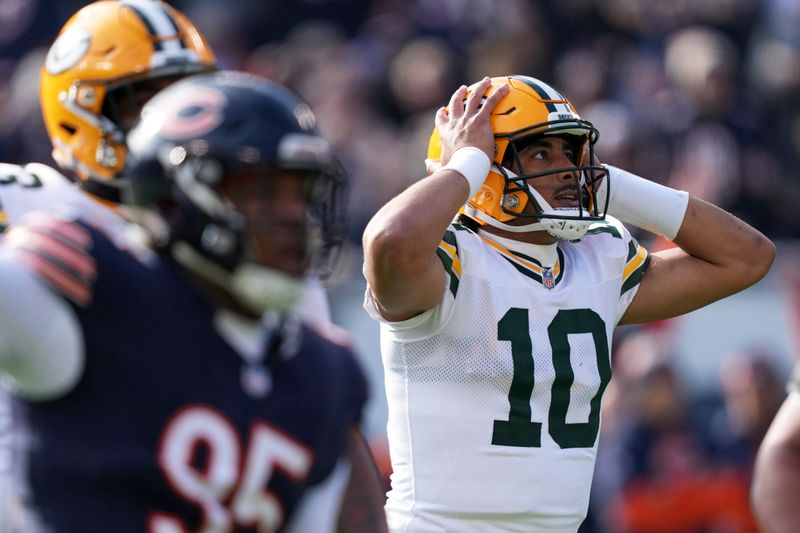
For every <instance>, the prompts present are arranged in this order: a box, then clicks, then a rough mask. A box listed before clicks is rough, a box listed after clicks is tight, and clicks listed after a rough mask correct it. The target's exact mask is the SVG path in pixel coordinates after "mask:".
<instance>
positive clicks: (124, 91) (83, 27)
mask: <svg viewBox="0 0 800 533" xmlns="http://www.w3.org/2000/svg"><path fill="white" fill-rule="evenodd" d="M214 65H215V60H214V54H213V52H212V51H211V49H210V48H209V47H208V45H207V44H206V42H205V40H204V39H203V37H202V36H201V35H200V32H198V31H197V28H195V26H194V25H193V24H192V23H191V22H190V21H189V20H188V19H187V18H186V17H185V16H184V15H183V14H181V13H180V12H178V11H177V10H175V9H174V8H172V7H171V6H169V5H168V4H166V3H164V2H161V1H160V0H127V1H126V0H120V1H112V0H101V1H98V2H94V3H92V4H89V5H87V6H85V7H83V8H82V9H81V10H79V11H78V12H77V13H75V15H73V16H72V17H71V18H70V19H69V20H68V21H67V23H66V24H65V25H64V27H63V28H62V30H61V33H60V34H59V37H58V38H57V39H56V40H55V42H54V43H53V45H52V46H51V48H50V50H49V52H48V54H47V60H46V61H45V64H44V66H43V67H42V70H41V79H40V86H39V98H40V103H41V107H42V115H43V118H44V123H45V126H46V127H47V133H48V135H49V137H50V140H51V142H52V144H53V158H54V159H55V160H56V162H57V163H58V164H59V165H60V166H61V167H62V168H65V169H69V170H72V171H74V172H75V174H76V175H77V176H78V177H79V178H80V179H81V180H82V184H83V185H84V186H85V187H86V188H87V189H89V190H91V191H92V192H95V193H96V194H98V195H99V196H101V197H106V198H107V199H113V200H116V198H112V197H114V196H116V195H115V194H114V191H115V189H114V188H113V187H110V185H111V183H109V182H108V180H113V179H114V178H116V177H117V176H118V175H119V174H120V172H121V171H122V169H123V168H124V166H125V160H126V157H127V148H126V146H125V133H126V132H125V129H126V128H127V127H129V124H126V123H125V121H126V120H127V119H128V118H130V117H135V116H136V115H138V111H139V108H140V107H141V105H142V104H144V102H143V101H140V100H142V99H145V98H146V97H149V94H148V93H147V92H146V91H144V90H143V88H144V84H145V83H154V81H153V80H156V81H157V80H164V81H163V83H164V84H166V83H167V82H168V81H171V80H172V79H174V78H178V77H183V76H185V75H188V74H191V73H195V72H202V71H207V70H212V69H214ZM152 90H153V89H149V91H150V92H152Z"/></svg>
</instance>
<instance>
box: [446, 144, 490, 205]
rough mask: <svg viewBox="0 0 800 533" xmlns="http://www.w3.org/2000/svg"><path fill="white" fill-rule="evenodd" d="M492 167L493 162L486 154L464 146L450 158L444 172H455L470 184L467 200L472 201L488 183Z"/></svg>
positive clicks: (472, 147) (478, 149)
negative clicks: (487, 179) (484, 183)
mask: <svg viewBox="0 0 800 533" xmlns="http://www.w3.org/2000/svg"><path fill="white" fill-rule="evenodd" d="M491 167H492V161H491V160H490V159H489V156H488V155H486V152H484V151H483V150H481V149H480V148H475V147H474V146H464V147H463V148H459V149H458V150H456V151H455V153H454V154H453V155H452V156H450V161H448V162H447V164H446V165H445V166H443V167H442V170H444V169H449V170H455V171H456V172H458V173H459V174H461V175H462V176H464V179H465V180H467V183H468V184H469V196H468V197H467V200H470V199H472V197H473V196H475V195H476V194H478V191H480V190H481V185H483V182H484V181H486V177H487V176H488V175H489V169H490V168H491Z"/></svg>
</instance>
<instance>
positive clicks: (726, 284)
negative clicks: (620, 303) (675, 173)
mask: <svg viewBox="0 0 800 533" xmlns="http://www.w3.org/2000/svg"><path fill="white" fill-rule="evenodd" d="M609 177H610V191H611V192H610V195H611V196H610V198H609V206H608V212H609V213H610V214H612V215H614V216H616V217H617V218H619V219H620V220H622V221H623V222H627V223H629V224H633V225H635V226H638V227H640V228H643V229H646V230H648V231H651V232H653V233H656V234H659V235H663V236H665V237H667V238H668V239H671V240H673V242H674V243H675V244H676V245H677V246H678V247H677V248H672V249H669V250H664V251H661V252H657V253H654V254H652V255H651V260H650V266H649V268H648V270H647V272H646V273H645V275H644V278H643V279H642V282H641V285H640V287H639V291H638V293H637V294H636V297H635V298H634V300H633V302H632V303H631V305H630V307H628V310H627V311H626V313H625V315H624V316H623V317H622V320H621V322H620V323H624V324H632V323H640V322H648V321H652V320H660V319H665V318H671V317H674V316H677V315H681V314H683V313H688V312H689V311H693V310H695V309H699V308H700V307H703V306H704V305H708V304H710V303H712V302H715V301H717V300H719V299H722V298H725V297H726V296H730V295H732V294H735V293H737V292H739V291H741V290H743V289H745V288H747V287H749V286H750V285H752V284H754V283H756V282H757V281H759V280H760V279H761V278H763V277H764V276H765V275H766V274H767V272H768V271H769V268H770V266H771V265H772V262H773V260H774V259H775V246H774V245H773V244H772V242H771V241H770V240H769V239H768V238H767V237H765V236H764V235H763V234H762V233H761V232H759V231H758V230H756V229H755V228H753V227H752V226H750V225H749V224H747V223H746V222H744V221H742V220H740V219H738V218H736V217H735V216H733V215H732V214H730V213H728V212H727V211H725V210H723V209H720V208H719V207H717V206H715V205H712V204H710V203H708V202H704V201H703V200H700V199H698V198H694V197H690V195H689V194H688V193H686V192H683V191H676V190H674V189H670V188H668V187H664V186H661V185H658V184H656V183H653V182H650V181H648V180H645V179H643V178H640V177H639V176H635V175H633V174H631V173H629V172H626V171H624V170H621V169H618V168H615V167H609Z"/></svg>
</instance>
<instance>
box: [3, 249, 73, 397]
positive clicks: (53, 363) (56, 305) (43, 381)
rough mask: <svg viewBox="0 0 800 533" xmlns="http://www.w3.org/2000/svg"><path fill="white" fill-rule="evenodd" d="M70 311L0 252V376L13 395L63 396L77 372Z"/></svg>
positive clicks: (25, 270)
mask: <svg viewBox="0 0 800 533" xmlns="http://www.w3.org/2000/svg"><path fill="white" fill-rule="evenodd" d="M83 348H84V346H83V334H82V333H81V328H80V324H79V323H78V319H77V317H76V316H75V312H74V311H73V310H72V309H71V308H70V307H69V305H68V304H67V303H66V302H65V301H64V300H63V299H62V298H61V297H59V296H57V295H55V294H54V293H53V292H52V291H51V290H50V289H49V288H47V287H46V286H45V284H44V283H43V282H42V281H40V280H39V279H38V278H37V277H36V276H35V275H34V274H33V273H31V272H30V271H29V270H28V269H26V268H25V266H24V265H22V264H21V263H19V262H18V261H15V260H13V259H9V258H8V257H7V256H6V255H4V254H3V253H2V252H0V375H2V379H3V384H4V386H6V387H7V388H9V389H10V390H11V391H12V392H14V393H15V394H17V395H20V396H24V397H26V398H29V399H35V400H43V399H49V398H54V397H58V396H60V395H63V394H66V393H67V392H69V391H70V390H71V389H72V387H73V386H74V385H75V384H76V383H77V382H78V380H79V379H80V376H81V373H82V371H83V361H84V350H83Z"/></svg>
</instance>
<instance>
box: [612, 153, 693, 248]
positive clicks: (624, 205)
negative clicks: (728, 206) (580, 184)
mask: <svg viewBox="0 0 800 533" xmlns="http://www.w3.org/2000/svg"><path fill="white" fill-rule="evenodd" d="M604 166H605V167H606V168H607V169H608V177H609V179H608V180H603V184H602V185H601V187H600V190H599V191H598V202H599V205H600V206H602V205H604V203H605V196H606V194H608V190H609V188H610V190H611V192H610V195H609V199H608V214H610V215H612V216H615V217H616V218H618V219H620V220H621V221H623V222H627V223H629V224H633V225H634V226H636V227H639V228H642V229H644V230H647V231H650V232H652V233H655V234H657V235H663V236H664V237H666V238H667V239H669V240H672V239H674V238H675V236H676V235H677V234H678V230H679V229H680V228H681V224H682V223H683V217H684V216H685V215H686V208H687V207H688V205H689V193H687V192H686V191H678V190H676V189H671V188H669V187H665V186H664V185H660V184H658V183H655V182H652V181H650V180H646V179H644V178H640V177H639V176H637V175H636V174H631V173H630V172H627V171H625V170H622V169H621V168H617V167H614V166H611V165H604Z"/></svg>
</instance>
